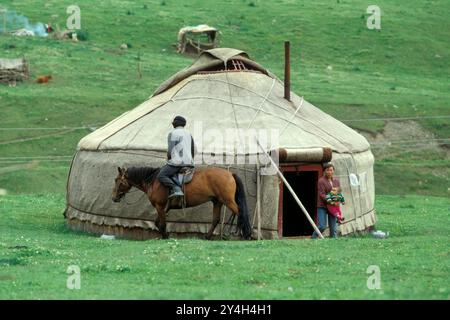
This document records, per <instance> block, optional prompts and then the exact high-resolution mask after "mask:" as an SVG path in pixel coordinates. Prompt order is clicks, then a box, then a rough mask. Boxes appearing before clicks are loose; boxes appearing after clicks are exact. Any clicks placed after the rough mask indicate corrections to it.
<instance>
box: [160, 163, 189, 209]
mask: <svg viewBox="0 0 450 320" xmlns="http://www.w3.org/2000/svg"><path fill="white" fill-rule="evenodd" d="M194 172H195V169H194V168H192V167H183V168H181V170H180V171H179V172H178V174H176V175H175V176H173V177H172V178H171V179H172V180H173V182H175V184H177V185H178V186H179V187H180V188H181V190H183V193H184V186H185V185H186V184H188V183H189V182H191V181H192V178H193V177H194ZM184 207H186V195H184V196H183V197H173V198H170V199H168V201H167V204H166V213H167V212H169V210H170V209H182V208H184Z"/></svg>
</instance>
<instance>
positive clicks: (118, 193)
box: [112, 167, 132, 202]
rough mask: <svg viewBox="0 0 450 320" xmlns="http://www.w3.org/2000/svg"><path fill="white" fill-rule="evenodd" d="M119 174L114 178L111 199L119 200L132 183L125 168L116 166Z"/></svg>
mask: <svg viewBox="0 0 450 320" xmlns="http://www.w3.org/2000/svg"><path fill="white" fill-rule="evenodd" d="M117 169H118V171H119V174H118V175H117V177H116V179H115V180H114V188H113V192H112V201H114V202H120V200H121V199H122V198H123V197H124V196H125V194H126V193H127V192H128V191H130V189H131V187H132V185H131V184H130V182H129V181H128V172H127V169H125V168H123V169H122V168H120V167H118V168H117Z"/></svg>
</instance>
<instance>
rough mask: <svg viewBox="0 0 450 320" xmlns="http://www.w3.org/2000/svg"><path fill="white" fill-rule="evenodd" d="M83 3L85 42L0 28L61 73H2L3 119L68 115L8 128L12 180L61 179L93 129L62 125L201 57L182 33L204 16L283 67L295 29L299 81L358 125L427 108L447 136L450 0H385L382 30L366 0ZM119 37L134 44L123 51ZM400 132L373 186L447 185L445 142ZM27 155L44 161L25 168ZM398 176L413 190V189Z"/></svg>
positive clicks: (5, 178)
mask: <svg viewBox="0 0 450 320" xmlns="http://www.w3.org/2000/svg"><path fill="white" fill-rule="evenodd" d="M77 4H78V5H79V7H80V8H81V27H82V30H83V32H87V34H88V40H87V41H80V42H77V43H74V42H71V41H59V40H55V39H52V38H50V37H49V38H39V37H35V38H20V37H13V36H10V35H0V48H1V49H0V52H1V54H0V57H9V58H12V57H22V56H24V57H25V58H26V59H27V60H28V61H29V63H30V69H31V74H32V79H35V78H36V77H37V76H39V75H44V74H52V75H53V77H54V80H53V81H52V82H51V83H50V84H48V85H38V84H36V83H34V82H33V81H29V82H26V83H24V84H19V85H18V86H17V87H13V88H11V87H7V86H0V108H1V111H2V117H1V119H0V128H43V127H45V128H59V129H55V130H53V129H52V130H42V129H41V130H1V131H0V135H1V138H0V158H1V159H0V188H6V189H7V190H8V191H9V192H11V193H23V192H26V193H30V192H37V191H47V192H63V190H64V186H65V180H66V176H67V173H68V165H69V163H70V157H71V155H73V153H74V151H75V147H76V143H77V142H78V141H79V139H80V138H81V137H83V136H84V135H86V134H87V133H89V132H90V130H89V129H65V128H63V127H85V126H87V127H91V128H95V127H97V126H98V125H100V124H103V123H106V122H108V121H110V120H112V119H113V118H115V117H116V116H118V115H119V114H121V113H123V112H124V111H126V110H129V109H131V108H133V107H135V106H136V105H138V104H139V103H140V102H142V101H144V100H145V99H146V98H147V97H148V96H149V95H150V94H151V93H152V92H153V91H154V90H155V89H156V87H157V86H158V85H159V84H160V83H161V82H162V81H163V80H165V79H166V78H168V77H169V76H170V75H171V74H173V73H174V72H176V71H178V70H179V69H181V68H183V67H185V66H187V65H189V64H190V63H191V62H192V60H191V59H190V58H188V57H183V56H181V55H179V54H177V53H176V52H175V50H174V48H173V44H174V43H175V42H176V37H177V32H178V30H179V28H180V27H182V26H185V25H196V24H201V23H207V24H209V25H212V26H216V27H218V28H219V29H220V30H221V32H222V42H221V46H222V47H236V48H239V49H243V50H245V51H247V52H248V53H249V54H250V56H251V57H252V58H253V59H255V60H256V61H258V62H260V63H261V64H263V65H264V66H266V67H267V68H268V69H270V70H271V71H273V72H274V73H275V74H277V75H278V76H279V77H280V78H281V77H282V70H283V61H282V60H283V59H282V57H283V52H282V42H283V40H285V39H289V40H291V42H292V51H293V52H292V87H293V88H292V89H293V91H295V92H296V93H298V94H300V95H303V96H304V97H305V98H306V99H307V100H309V101H311V102H312V103H313V104H315V105H316V106H318V107H320V108H321V109H323V110H324V111H326V112H329V113H330V114H331V115H333V116H335V117H336V118H338V119H342V120H346V123H347V124H349V125H350V126H352V127H354V128H357V129H361V130H363V131H364V132H368V134H369V135H370V134H375V133H377V132H378V133H380V132H382V131H383V128H384V124H385V123H386V121H359V119H362V118H363V119H364V118H397V117H428V118H425V119H418V120H417V121H419V124H420V125H421V126H423V127H424V128H425V129H426V130H428V131H429V132H430V134H431V136H430V137H428V138H427V139H441V140H433V141H438V143H440V145H445V144H446V145H447V146H448V143H449V140H448V139H449V138H450V127H449V125H448V123H449V118H448V116H450V112H449V110H450V105H449V101H450V90H449V89H450V83H449V81H448V74H449V72H450V62H449V58H450V50H449V47H448V39H449V36H450V19H449V18H450V16H449V15H450V14H449V12H450V3H449V2H448V1H445V0H441V1H425V2H424V1H406V0H402V1H396V2H395V3H392V2H391V1H385V0H383V1H378V2H377V5H379V6H380V8H381V10H382V21H381V27H382V29H381V31H375V30H368V29H367V28H366V19H367V17H368V16H369V15H368V14H367V13H366V8H367V2H365V1H360V0H356V1H347V0H345V1H344V0H338V1H325V0H321V1H313V2H311V1H289V0H285V1H281V0H279V1H262V0H259V1H256V0H253V1H247V0H232V1H171V0H164V1H162V0H158V1H133V2H125V1H118V0H112V1H95V4H94V3H93V2H92V1H87V0H80V1H78V2H77ZM2 5H3V6H5V7H6V8H8V9H9V10H15V11H17V12H19V13H21V14H23V15H25V16H27V17H28V18H29V19H30V21H31V22H43V23H47V22H51V23H52V24H53V25H54V26H59V28H61V29H63V28H64V27H65V24H66V19H67V17H68V14H66V7H67V6H68V5H69V3H66V2H61V1H33V2H30V1H25V0H23V1H21V0H14V1H12V0H5V1H2ZM122 43H128V44H130V45H131V48H130V49H127V50H121V49H120V48H119V46H120V45H121V44H122ZM138 57H139V59H140V60H141V64H142V73H143V76H142V79H139V78H138V75H137V61H138ZM436 116H437V118H430V117H436ZM445 116H447V118H445ZM351 120H358V121H351ZM397 139H398V140H402V139H403V140H408V141H406V142H404V143H402V144H401V150H400V151H401V152H393V153H392V155H388V156H387V157H383V158H382V159H380V161H379V162H378V163H377V165H376V167H375V169H376V180H377V181H376V182H377V192H378V193H381V194H386V193H419V194H434V195H440V196H447V195H448V186H449V182H450V179H449V176H450V169H448V160H449V158H448V151H447V152H446V151H445V150H444V151H443V150H440V149H439V148H433V149H428V147H429V144H428V140H427V141H425V143H422V144H417V143H414V140H415V139H416V137H411V136H409V135H408V134H407V133H404V132H401V131H399V132H398V137H397ZM431 151H432V152H431ZM374 152H375V155H376V156H377V150H376V148H374ZM61 156H64V157H61ZM25 157H26V158H25ZM36 157H41V158H36ZM43 157H45V158H43ZM32 160H39V162H38V163H35V164H31V165H30V166H29V167H28V168H24V169H22V170H17V169H20V165H21V164H24V163H25V164H30V162H31V161H32ZM411 162H413V163H416V164H419V167H417V166H414V167H411V166H410V165H409V164H410V163H411ZM403 180H405V181H406V184H407V185H408V186H411V189H408V190H407V191H406V190H405V188H404V185H405V181H403Z"/></svg>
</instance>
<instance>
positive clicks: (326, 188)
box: [312, 163, 341, 238]
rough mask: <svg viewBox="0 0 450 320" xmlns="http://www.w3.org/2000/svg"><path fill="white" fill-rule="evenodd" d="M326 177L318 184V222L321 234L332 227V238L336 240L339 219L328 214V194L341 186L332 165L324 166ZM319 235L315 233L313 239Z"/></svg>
mask: <svg viewBox="0 0 450 320" xmlns="http://www.w3.org/2000/svg"><path fill="white" fill-rule="evenodd" d="M323 169H324V175H323V177H321V178H320V179H319V182H318V184H317V185H318V194H319V197H318V201H317V220H318V223H319V225H318V226H317V227H318V228H319V230H320V232H323V231H324V230H325V228H326V227H327V218H328V225H329V227H330V237H332V238H336V235H337V218H336V217H335V216H333V215H331V214H329V213H328V210H327V200H326V197H327V193H329V192H330V191H331V189H332V188H336V187H340V186H341V184H340V182H339V180H338V179H337V178H335V177H334V166H333V165H332V164H331V163H327V164H325V165H324V166H323ZM317 236H318V235H317V233H316V232H315V231H314V232H313V234H312V238H317Z"/></svg>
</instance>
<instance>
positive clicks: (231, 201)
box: [225, 199, 239, 233]
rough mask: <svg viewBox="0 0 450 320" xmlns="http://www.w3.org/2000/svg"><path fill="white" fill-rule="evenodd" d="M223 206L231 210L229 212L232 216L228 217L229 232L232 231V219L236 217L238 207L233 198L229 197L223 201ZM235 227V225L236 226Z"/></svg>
mask: <svg viewBox="0 0 450 320" xmlns="http://www.w3.org/2000/svg"><path fill="white" fill-rule="evenodd" d="M225 206H226V207H227V208H228V209H230V210H231V213H232V214H233V215H232V216H230V219H229V220H228V222H229V226H228V231H229V232H230V233H231V232H232V227H233V222H234V219H235V218H236V217H237V215H238V214H239V207H238V205H237V203H236V201H234V199H229V200H227V201H226V202H225ZM236 228H237V226H236Z"/></svg>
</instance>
